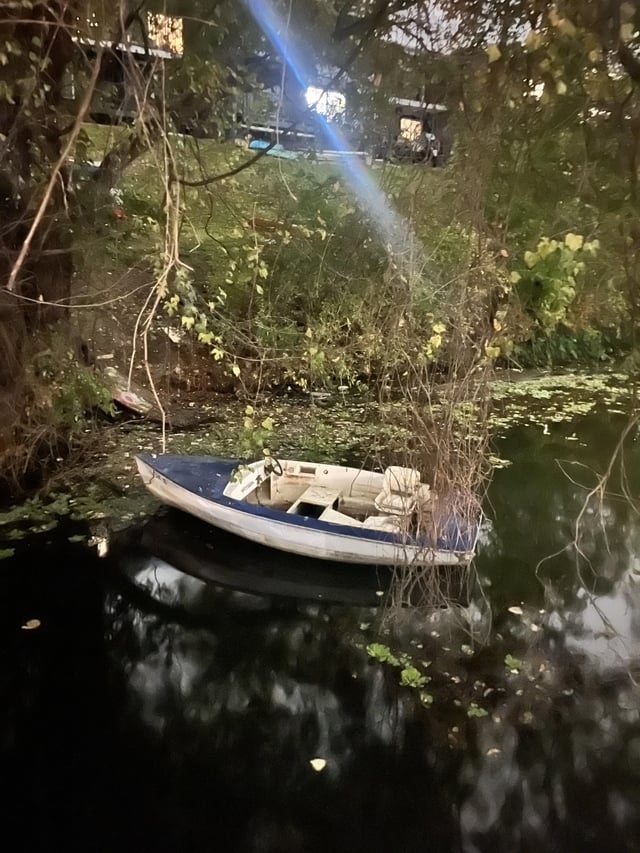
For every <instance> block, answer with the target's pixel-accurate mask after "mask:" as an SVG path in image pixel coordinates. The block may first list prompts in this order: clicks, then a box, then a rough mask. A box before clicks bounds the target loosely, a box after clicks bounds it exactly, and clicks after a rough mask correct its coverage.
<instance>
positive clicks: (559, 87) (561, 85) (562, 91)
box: [556, 80, 567, 95]
mask: <svg viewBox="0 0 640 853" xmlns="http://www.w3.org/2000/svg"><path fill="white" fill-rule="evenodd" d="M556 92H557V93H558V94H559V95H566V94H567V84H566V83H565V82H564V80H558V82H557V83H556Z"/></svg>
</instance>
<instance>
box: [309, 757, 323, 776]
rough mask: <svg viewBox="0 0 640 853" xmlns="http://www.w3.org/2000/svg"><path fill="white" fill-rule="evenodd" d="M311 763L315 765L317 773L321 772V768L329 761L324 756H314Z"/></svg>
mask: <svg viewBox="0 0 640 853" xmlns="http://www.w3.org/2000/svg"><path fill="white" fill-rule="evenodd" d="M309 764H310V765H311V766H312V767H313V769H314V770H315V771H316V773H319V772H320V771H321V770H324V768H325V767H326V766H327V762H326V761H325V760H324V758H312V759H311V761H310V762H309Z"/></svg>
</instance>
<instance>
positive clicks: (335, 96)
mask: <svg viewBox="0 0 640 853" xmlns="http://www.w3.org/2000/svg"><path fill="white" fill-rule="evenodd" d="M305 97H306V99H307V106H309V107H313V109H314V110H315V111H316V112H317V113H318V114H319V115H321V116H324V117H325V118H326V119H327V120H328V121H335V119H336V118H338V116H341V115H344V111H345V108H346V106H347V102H346V99H345V97H344V95H343V94H342V92H333V91H325V90H324V89H319V88H318V87H317V86H309V88H308V89H307V91H306V93H305Z"/></svg>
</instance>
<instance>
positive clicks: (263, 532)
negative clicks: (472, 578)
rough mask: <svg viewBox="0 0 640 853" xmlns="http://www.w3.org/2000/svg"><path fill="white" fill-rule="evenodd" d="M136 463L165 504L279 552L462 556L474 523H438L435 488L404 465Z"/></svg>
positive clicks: (198, 459) (451, 561) (400, 558)
mask: <svg viewBox="0 0 640 853" xmlns="http://www.w3.org/2000/svg"><path fill="white" fill-rule="evenodd" d="M136 462H137V465H138V471H139V472H140V475H141V477H142V480H143V482H144V484H145V486H146V487H147V488H148V489H149V491H150V492H152V494H153V495H155V496H156V497H157V498H158V499H159V500H160V501H162V502H163V503H165V504H168V505H170V506H173V507H176V508H177V509H180V510H183V511H184V512H187V513H190V514H191V515H194V516H196V517H198V518H200V519H202V520H203V521H206V522H208V523H209V524H212V525H214V526H215V527H219V528H221V529H222V530H226V531H228V532H230V533H234V534H236V535H237V536H241V537H243V538H244V539H249V540H251V541H252V542H258V543H260V544H262V545H267V546H269V547H271V548H277V549H279V550H281V551H288V552H290V553H293V554H301V555H304V556H308V557H316V558H318V559H322V560H337V561H340V562H344V563H369V564H374V565H401V564H403V563H407V562H409V563H418V564H425V565H460V564H462V563H468V562H470V561H471V559H472V557H473V552H474V549H475V544H476V539H477V535H478V524H476V523H473V524H465V525H461V524H460V523H458V522H456V520H455V519H454V518H450V519H444V523H443V520H442V517H441V516H442V513H441V512H439V511H438V510H437V509H436V508H437V504H438V501H437V498H436V496H435V495H434V494H433V493H432V491H431V489H430V487H429V485H428V484H426V483H421V482H420V474H419V472H417V471H415V470H413V469H411V468H402V467H399V466H391V467H389V468H387V469H386V471H384V473H382V472H375V471H366V470H361V469H358V468H343V467H341V466H338V465H326V464H324V463H311V462H299V461H285V460H282V461H278V460H276V459H275V458H273V457H266V458H265V459H262V460H260V461H258V462H253V463H251V464H248V465H245V464H242V463H240V462H238V461H237V460H231V459H221V458H217V457H211V456H183V455H173V454H159V455H156V454H153V453H145V454H140V455H139V456H136ZM436 517H437V518H438V522H437V523H435V518H436Z"/></svg>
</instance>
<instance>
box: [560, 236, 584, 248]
mask: <svg viewBox="0 0 640 853" xmlns="http://www.w3.org/2000/svg"><path fill="white" fill-rule="evenodd" d="M564 244H565V246H566V247H567V249H570V250H571V251H572V252H577V251H578V250H579V249H581V248H582V246H583V244H584V237H582V235H580V234H573V233H572V232H569V233H568V234H567V236H566V237H565V238H564Z"/></svg>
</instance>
